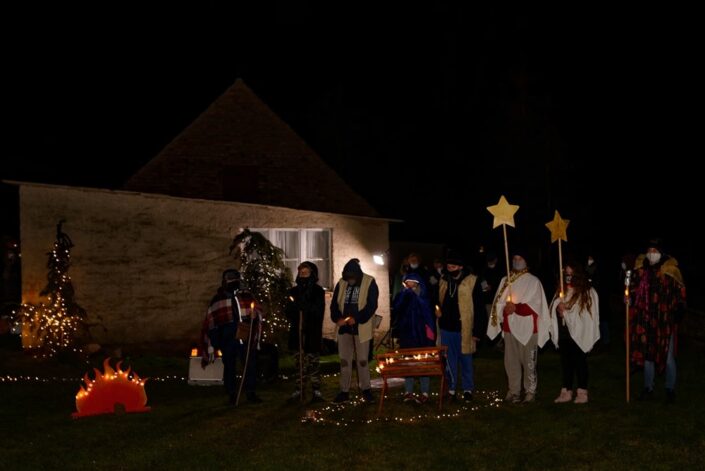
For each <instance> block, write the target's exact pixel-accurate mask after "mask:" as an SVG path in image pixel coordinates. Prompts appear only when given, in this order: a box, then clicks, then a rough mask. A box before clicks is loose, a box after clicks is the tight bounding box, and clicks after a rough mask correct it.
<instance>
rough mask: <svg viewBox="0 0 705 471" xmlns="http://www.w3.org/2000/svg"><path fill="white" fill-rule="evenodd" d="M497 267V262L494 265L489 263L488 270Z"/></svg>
mask: <svg viewBox="0 0 705 471" xmlns="http://www.w3.org/2000/svg"><path fill="white" fill-rule="evenodd" d="M496 266H497V262H492V263H488V264H487V267H488V268H494V267H496Z"/></svg>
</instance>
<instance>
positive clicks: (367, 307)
mask: <svg viewBox="0 0 705 471" xmlns="http://www.w3.org/2000/svg"><path fill="white" fill-rule="evenodd" d="M378 299H379V288H377V282H376V281H375V279H374V278H373V277H371V276H370V275H368V274H366V273H363V272H362V268H361V267H360V260H358V259H357V258H353V259H350V260H349V261H348V263H346V264H345V267H343V276H342V278H341V279H340V281H338V283H337V284H336V285H335V290H334V291H333V299H332V301H331V305H330V317H331V320H332V321H333V322H335V324H336V325H337V326H338V354H339V355H340V392H339V393H338V395H337V396H336V397H335V399H334V400H333V402H336V403H341V402H346V401H348V400H349V399H350V382H351V380H352V364H353V357H355V363H356V365H357V379H358V386H359V387H360V389H361V390H362V399H363V401H365V402H368V403H371V402H374V397H373V396H372V391H371V389H370V368H369V364H368V353H369V351H370V342H371V341H372V334H373V330H374V326H373V322H372V320H371V319H372V316H373V315H374V313H375V311H377V302H378Z"/></svg>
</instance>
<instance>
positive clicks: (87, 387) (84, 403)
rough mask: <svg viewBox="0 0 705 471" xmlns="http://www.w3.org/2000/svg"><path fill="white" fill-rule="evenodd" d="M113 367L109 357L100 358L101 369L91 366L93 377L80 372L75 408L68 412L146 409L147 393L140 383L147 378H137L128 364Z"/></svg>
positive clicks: (83, 413) (77, 414) (88, 412)
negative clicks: (123, 366)
mask: <svg viewBox="0 0 705 471" xmlns="http://www.w3.org/2000/svg"><path fill="white" fill-rule="evenodd" d="M121 363H122V362H121V361H120V362H118V364H117V365H116V368H117V371H116V370H114V369H113V368H112V367H111V366H110V358H106V359H105V361H104V362H103V373H101V372H100V371H98V370H97V369H96V368H93V371H95V379H93V380H91V379H90V378H89V377H88V373H86V374H85V375H84V376H83V383H84V384H82V385H81V389H79V390H78V394H76V409H77V410H78V412H74V413H73V414H71V416H72V417H74V418H79V417H86V416H89V415H99V414H112V413H114V412H123V411H124V412H147V411H148V410H149V409H150V408H149V407H146V406H145V404H147V393H146V392H145V390H144V383H145V382H146V381H147V379H146V378H145V379H142V378H140V377H139V376H138V375H137V373H135V372H132V375H130V368H128V369H127V371H122V370H121V369H120V364H121Z"/></svg>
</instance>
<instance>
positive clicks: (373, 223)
mask: <svg viewBox="0 0 705 471" xmlns="http://www.w3.org/2000/svg"><path fill="white" fill-rule="evenodd" d="M61 219H64V220H65V221H66V222H65V223H64V226H63V228H64V232H66V233H67V234H68V235H69V236H70V237H71V239H72V240H73V243H74V244H75V247H74V248H73V250H72V252H71V256H72V266H71V269H70V272H69V274H70V275H71V278H72V280H73V284H74V287H75V290H76V300H77V302H78V303H79V304H80V305H81V306H83V307H84V308H85V309H86V310H87V312H88V315H89V320H90V321H97V320H98V317H101V318H102V324H103V325H104V326H105V328H106V329H107V331H103V330H102V329H100V328H93V330H92V332H93V334H94V336H95V339H96V341H97V342H99V343H104V344H117V345H127V344H139V345H142V346H143V347H144V348H150V347H154V348H165V347H166V348H168V347H169V346H170V345H173V346H176V345H179V347H181V346H182V345H184V344H185V343H187V342H191V341H195V340H196V339H197V337H198V333H199V331H200V327H201V322H202V321H203V317H204V314H205V310H206V307H207V305H208V302H209V300H210V298H211V296H212V295H213V294H214V292H215V289H216V288H217V287H218V285H219V282H220V276H221V272H222V271H223V270H224V269H225V268H227V267H229V266H231V265H232V263H231V262H232V257H231V256H230V255H229V254H228V249H229V246H230V243H231V241H232V239H233V237H234V236H235V235H236V234H237V233H238V231H239V230H240V229H241V228H243V227H258V228H266V227H274V228H277V227H298V228H311V227H316V228H330V229H331V238H332V257H333V267H332V269H333V273H334V276H335V277H336V278H337V277H339V276H340V272H341V271H342V268H343V265H344V264H345V262H347V261H348V260H349V259H350V258H353V257H357V258H359V259H360V260H361V263H362V268H363V270H364V271H365V272H366V273H369V274H371V275H372V276H374V277H375V278H376V279H377V283H378V284H379V287H380V298H379V310H378V313H379V314H382V315H383V316H384V321H383V323H382V326H381V329H380V330H381V331H386V329H387V327H388V325H389V296H388V293H389V286H388V275H387V271H386V267H380V266H377V265H374V264H373V263H372V254H373V253H376V252H384V251H385V250H387V248H388V244H389V242H388V223H387V222H386V221H384V220H378V219H371V218H359V217H351V216H342V215H336V214H330V213H319V212H312V211H300V210H293V209H287V208H280V207H268V206H259V205H250V204H240V203H228V202H217V201H206V200H193V199H184V198H174V197H168V196H161V195H152V194H140V193H130V192H114V191H108V190H96V189H83V188H72V187H58V186H49V185H24V184H23V185H21V186H20V231H21V244H22V245H21V248H22V292H23V300H24V301H29V302H36V301H37V300H38V299H39V298H38V293H39V291H41V289H42V288H43V287H44V286H45V284H46V275H47V269H46V261H47V252H49V251H50V250H51V248H52V245H53V242H54V238H55V231H56V229H55V227H56V223H57V222H58V221H59V220H61ZM326 319H328V316H326ZM324 333H325V334H326V335H328V336H332V335H334V328H333V325H332V323H330V322H329V320H327V325H326V326H325V328H324Z"/></svg>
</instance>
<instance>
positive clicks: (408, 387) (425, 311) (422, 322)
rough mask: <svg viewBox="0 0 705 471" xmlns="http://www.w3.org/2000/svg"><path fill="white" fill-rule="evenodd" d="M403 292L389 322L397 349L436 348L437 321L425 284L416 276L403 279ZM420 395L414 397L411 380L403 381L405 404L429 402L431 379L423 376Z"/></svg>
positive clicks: (416, 274)
mask: <svg viewBox="0 0 705 471" xmlns="http://www.w3.org/2000/svg"><path fill="white" fill-rule="evenodd" d="M403 283H404V290H403V291H401V292H400V293H399V294H397V295H396V297H395V298H394V302H393V303H392V318H393V322H394V324H395V326H396V328H395V331H396V333H397V335H398V337H399V347H400V348H422V347H431V346H435V345H436V321H435V318H434V316H433V308H432V307H431V303H430V302H429V299H428V293H427V291H426V283H425V282H424V280H423V278H422V277H421V275H419V274H418V273H409V274H407V275H405V276H404V280H403ZM419 382H420V383H421V394H420V395H419V396H414V378H413V377H411V376H410V377H407V378H405V384H404V386H405V387H404V391H405V394H404V402H410V401H416V402H417V403H418V404H424V403H426V402H428V398H429V392H430V388H431V378H430V377H428V376H422V377H421V378H419Z"/></svg>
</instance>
